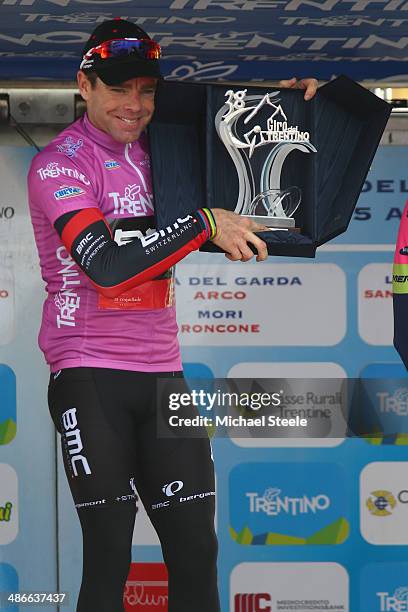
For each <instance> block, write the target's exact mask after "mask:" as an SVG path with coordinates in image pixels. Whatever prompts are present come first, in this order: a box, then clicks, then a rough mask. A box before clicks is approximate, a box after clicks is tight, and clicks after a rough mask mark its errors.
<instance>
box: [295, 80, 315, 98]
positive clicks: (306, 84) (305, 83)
mask: <svg viewBox="0 0 408 612" xmlns="http://www.w3.org/2000/svg"><path fill="white" fill-rule="evenodd" d="M299 85H300V86H301V89H306V91H305V95H304V98H305V100H311V99H312V98H313V96H314V95H315V94H316V92H317V87H318V85H319V83H318V82H317V80H316V79H302V80H301V81H300V82H299Z"/></svg>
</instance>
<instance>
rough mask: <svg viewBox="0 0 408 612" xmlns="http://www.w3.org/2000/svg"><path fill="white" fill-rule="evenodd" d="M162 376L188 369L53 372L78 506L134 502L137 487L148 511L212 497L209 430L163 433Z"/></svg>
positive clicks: (54, 399) (55, 410) (53, 397)
mask: <svg viewBox="0 0 408 612" xmlns="http://www.w3.org/2000/svg"><path fill="white" fill-rule="evenodd" d="M158 377H164V378H170V377H178V378H179V377H182V373H181V372H170V373H168V372H167V373H156V372H153V373H150V372H131V371H124V370H114V369H106V368H69V369H65V370H61V371H60V372H57V373H55V374H51V377H50V384H49V392H48V401H49V407H50V413H51V416H52V419H53V421H54V424H55V427H56V428H57V430H58V431H59V433H60V434H61V446H62V455H63V461H64V467H65V472H66V474H67V478H68V482H69V485H70V488H71V492H72V496H73V498H74V502H75V505H76V507H77V508H78V509H79V508H98V507H102V506H106V505H107V504H117V503H124V502H133V503H134V502H135V500H136V489H137V492H138V494H139V495H140V497H141V499H142V501H143V504H144V506H145V508H146V511H147V513H148V514H150V515H151V514H152V512H162V511H169V510H170V509H174V508H177V507H181V506H183V507H185V506H188V505H189V504H192V503H199V502H203V501H211V502H212V503H214V496H215V485H214V465H213V461H212V455H211V447H210V443H209V440H208V437H207V436H206V437H203V438H188V437H184V436H181V437H176V436H173V437H159V436H158V434H157V410H158V409H159V407H157V405H156V404H157V393H156V384H157V380H158ZM177 383H178V384H180V381H179V380H178V381H177ZM178 388H179V387H178ZM189 410H192V411H193V413H191V414H190V416H195V415H196V414H197V413H195V412H194V410H193V409H189Z"/></svg>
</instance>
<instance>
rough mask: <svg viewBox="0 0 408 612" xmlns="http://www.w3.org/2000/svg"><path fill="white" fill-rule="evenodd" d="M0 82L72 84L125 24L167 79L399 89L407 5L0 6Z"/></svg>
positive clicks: (175, 0) (200, 1) (126, 0)
mask: <svg viewBox="0 0 408 612" xmlns="http://www.w3.org/2000/svg"><path fill="white" fill-rule="evenodd" d="M0 7H1V14H2V18H3V19H2V26H1V30H0V53H1V55H2V57H4V58H6V59H7V61H5V62H2V63H1V65H0V78H2V79H13V78H14V79H15V78H21V79H24V78H27V77H29V78H32V75H33V74H35V75H36V76H37V77H43V78H48V79H74V77H75V74H76V71H77V69H78V57H79V55H80V52H81V50H82V48H83V46H84V43H85V42H86V41H87V40H88V37H89V33H90V32H91V31H92V30H93V29H94V28H95V27H96V25H97V24H98V23H100V22H102V21H104V20H105V19H113V18H114V17H117V16H118V15H120V16H122V17H124V18H128V19H130V20H132V21H134V22H136V23H137V24H138V25H140V26H141V27H142V28H145V29H146V30H147V31H148V32H149V34H150V35H152V36H154V38H155V39H156V40H157V41H158V42H159V43H160V44H161V45H162V47H163V51H164V60H163V70H164V74H165V75H166V76H170V77H171V78H174V79H187V78H193V79H197V80H201V81H205V80H214V79H224V80H235V81H239V80H241V81H247V80H249V79H253V80H263V79H265V76H268V77H269V78H270V79H281V78H285V77H287V76H291V75H305V74H307V75H308V74H313V75H315V76H316V77H318V78H320V79H325V80H329V79H331V78H332V77H333V76H336V75H339V74H348V75H349V76H351V77H352V78H354V79H356V80H362V79H367V80H379V79H381V80H382V82H390V81H391V80H394V81H400V82H403V81H405V79H406V76H407V66H406V47H405V36H406V31H407V30H406V28H407V18H406V1H405V0H381V1H378V2H377V1H374V0H347V1H344V0H150V1H149V2H132V1H131V0H103V1H101V2H97V1H96V0H0Z"/></svg>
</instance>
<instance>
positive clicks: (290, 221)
mask: <svg viewBox="0 0 408 612" xmlns="http://www.w3.org/2000/svg"><path fill="white" fill-rule="evenodd" d="M241 217H249V218H250V219H252V220H253V221H256V223H260V224H261V225H266V227H271V228H272V227H274V228H276V229H292V228H294V227H295V220H294V218H293V217H268V216H266V215H241Z"/></svg>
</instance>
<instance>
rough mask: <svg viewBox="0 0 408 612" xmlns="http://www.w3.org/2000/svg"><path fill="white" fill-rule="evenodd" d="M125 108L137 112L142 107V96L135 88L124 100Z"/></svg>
mask: <svg viewBox="0 0 408 612" xmlns="http://www.w3.org/2000/svg"><path fill="white" fill-rule="evenodd" d="M125 108H126V109H128V110H130V111H132V112H133V113H139V112H140V111H141V110H142V109H143V104H142V97H141V95H140V93H139V92H138V91H137V90H133V91H130V92H129V94H128V96H127V99H126V102H125Z"/></svg>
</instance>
